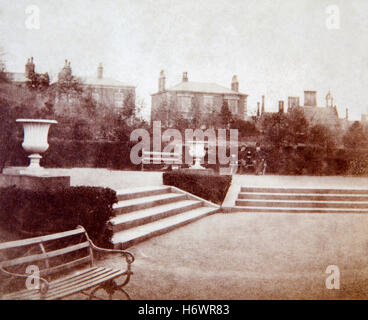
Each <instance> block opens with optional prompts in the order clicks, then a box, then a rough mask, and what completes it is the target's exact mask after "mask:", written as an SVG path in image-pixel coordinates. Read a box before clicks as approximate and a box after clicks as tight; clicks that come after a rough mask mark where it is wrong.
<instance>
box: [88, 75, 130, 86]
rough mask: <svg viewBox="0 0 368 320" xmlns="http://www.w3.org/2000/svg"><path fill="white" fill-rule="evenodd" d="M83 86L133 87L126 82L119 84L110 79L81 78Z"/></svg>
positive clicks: (117, 81)
mask: <svg viewBox="0 0 368 320" xmlns="http://www.w3.org/2000/svg"><path fill="white" fill-rule="evenodd" d="M81 80H82V81H83V83H84V84H85V85H93V86H105V87H134V86H133V85H131V84H128V83H126V82H121V81H119V80H115V79H112V78H105V77H103V78H97V77H83V78H81Z"/></svg>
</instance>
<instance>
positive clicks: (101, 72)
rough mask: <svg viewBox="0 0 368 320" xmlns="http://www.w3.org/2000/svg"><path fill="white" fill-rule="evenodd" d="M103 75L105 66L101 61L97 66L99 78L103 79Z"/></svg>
mask: <svg viewBox="0 0 368 320" xmlns="http://www.w3.org/2000/svg"><path fill="white" fill-rule="evenodd" d="M102 77H103V67H102V62H100V63H99V65H98V67H97V79H102Z"/></svg>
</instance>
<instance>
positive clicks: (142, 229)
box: [112, 207, 218, 249]
mask: <svg viewBox="0 0 368 320" xmlns="http://www.w3.org/2000/svg"><path fill="white" fill-rule="evenodd" d="M216 211H218V208H212V207H200V208H196V209H193V210H190V211H186V212H184V213H180V214H177V215H174V216H171V217H168V218H164V219H160V220H158V221H154V222H151V223H148V224H144V225H141V226H137V227H134V228H131V229H128V230H124V231H120V232H117V233H115V234H114V236H113V238H112V242H113V244H114V247H115V248H118V249H125V248H127V247H130V246H132V245H133V244H136V243H138V242H141V241H144V240H147V239H150V238H152V237H154V236H157V235H160V234H163V233H166V232H169V231H171V230H173V229H176V228H178V227H181V226H183V225H185V224H187V223H189V222H193V221H195V220H197V219H200V218H202V217H205V216H207V215H210V214H212V213H215V212H216Z"/></svg>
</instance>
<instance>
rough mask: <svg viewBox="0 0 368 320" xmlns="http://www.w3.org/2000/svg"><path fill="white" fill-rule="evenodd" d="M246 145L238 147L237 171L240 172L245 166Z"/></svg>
mask: <svg viewBox="0 0 368 320" xmlns="http://www.w3.org/2000/svg"><path fill="white" fill-rule="evenodd" d="M247 154H248V152H247V145H246V144H243V145H242V146H241V147H240V151H239V173H242V172H244V171H245V166H246V162H247Z"/></svg>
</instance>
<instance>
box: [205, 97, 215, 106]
mask: <svg viewBox="0 0 368 320" xmlns="http://www.w3.org/2000/svg"><path fill="white" fill-rule="evenodd" d="M203 104H204V105H205V106H208V107H212V106H213V96H204V97H203Z"/></svg>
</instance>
